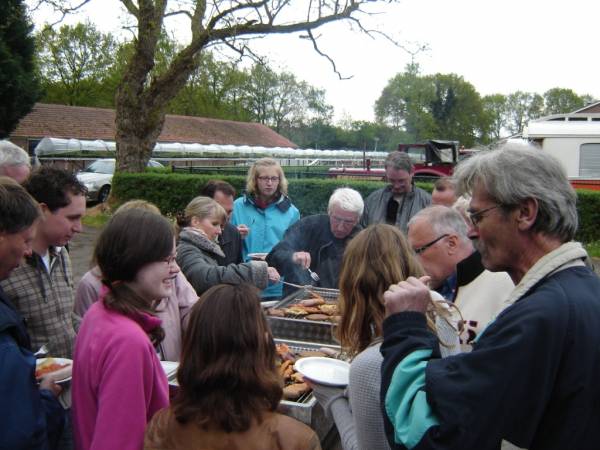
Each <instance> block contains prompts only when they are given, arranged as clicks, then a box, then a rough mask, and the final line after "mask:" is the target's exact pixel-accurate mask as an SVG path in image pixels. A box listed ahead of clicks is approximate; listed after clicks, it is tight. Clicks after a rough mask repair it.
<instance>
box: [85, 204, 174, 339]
mask: <svg viewBox="0 0 600 450" xmlns="http://www.w3.org/2000/svg"><path fill="white" fill-rule="evenodd" d="M173 239H174V235H173V226H172V225H171V223H169V221H168V220H167V219H165V218H164V217H162V216H161V215H159V214H156V213H154V212H151V211H146V210H142V209H135V208H134V209H129V210H125V211H122V212H119V214H115V215H114V216H113V217H112V218H111V219H110V221H109V222H108V224H107V225H106V227H105V228H104V230H103V231H102V233H101V234H100V237H99V238H98V242H97V243H96V247H95V249H94V260H95V261H96V262H97V264H98V267H100V271H101V272H102V283H103V284H104V285H105V286H107V287H108V288H109V290H110V292H109V294H108V295H107V296H106V297H105V299H104V304H105V306H106V307H107V308H109V309H112V310H114V311H118V312H120V313H121V314H124V315H128V316H135V315H137V314H139V313H140V312H146V313H149V314H154V313H155V312H156V311H155V309H154V306H155V305H153V304H152V302H153V301H154V300H159V299H146V298H142V297H140V296H139V295H137V294H136V293H135V292H134V291H133V290H132V289H131V288H129V287H128V286H127V284H126V282H128V281H133V280H134V279H135V276H136V275H137V273H138V272H139V270H140V269H141V268H142V267H144V266H145V265H146V264H150V263H153V262H157V261H161V260H164V259H165V258H167V257H168V256H169V255H170V254H171V252H172V251H173ZM149 334H150V338H151V340H152V342H153V344H155V345H156V344H158V343H159V342H160V341H161V340H162V339H163V338H164V331H163V330H162V328H160V327H157V328H155V329H154V330H152V331H151V332H150V333H149Z"/></svg>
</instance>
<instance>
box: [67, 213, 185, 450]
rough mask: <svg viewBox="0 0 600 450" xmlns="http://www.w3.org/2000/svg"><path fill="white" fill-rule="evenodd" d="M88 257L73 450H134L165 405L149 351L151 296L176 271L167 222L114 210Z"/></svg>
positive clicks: (165, 288) (154, 331) (156, 330)
mask: <svg viewBox="0 0 600 450" xmlns="http://www.w3.org/2000/svg"><path fill="white" fill-rule="evenodd" d="M94 257H95V261H96V262H97V264H98V266H99V268H100V271H101V272H102V283H103V285H104V286H103V288H102V291H101V293H100V299H99V301H98V302H96V303H94V305H92V307H91V308H90V309H89V310H88V312H87V314H86V315H85V317H84V320H83V323H82V325H81V328H80V329H79V334H78V336H77V339H76V341H75V356H74V363H73V382H72V386H73V387H72V399H73V411H72V413H73V428H74V440H75V447H76V449H81V450H87V449H119V450H128V449H136V450H137V449H141V448H142V446H143V439H144V430H145V428H146V423H147V422H148V421H149V420H150V419H151V418H152V416H153V415H154V413H155V412H156V411H158V410H159V409H161V408H164V407H166V406H168V403H169V400H168V385H167V378H166V375H165V373H164V371H163V370H162V367H161V365H160V361H159V359H158V358H157V355H156V351H155V346H156V345H157V344H159V343H160V341H161V340H162V339H163V337H164V331H163V329H162V327H161V321H160V319H158V318H157V317H156V316H155V309H154V308H155V303H156V299H161V298H166V297H169V295H170V294H171V292H172V290H173V286H174V279H175V277H176V275H177V273H178V272H179V268H178V267H177V264H176V263H175V239H174V235H173V228H172V225H171V224H170V223H169V222H168V221H167V220H166V219H165V218H163V217H161V216H159V215H157V214H155V213H152V212H149V211H143V210H139V209H132V210H129V211H124V212H122V213H119V214H117V215H115V216H114V217H113V218H112V219H111V220H110V222H109V223H108V224H107V225H106V228H105V229H104V231H103V232H102V234H101V235H100V238H99V239H98V243H97V244H96V249H95V252H94Z"/></svg>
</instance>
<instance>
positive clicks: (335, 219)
mask: <svg viewBox="0 0 600 450" xmlns="http://www.w3.org/2000/svg"><path fill="white" fill-rule="evenodd" d="M329 217H330V218H331V220H332V221H333V222H337V223H339V224H342V225H348V226H350V225H351V226H354V225H356V223H357V222H358V219H354V220H348V219H342V218H341V217H337V216H329Z"/></svg>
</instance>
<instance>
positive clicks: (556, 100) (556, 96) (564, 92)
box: [544, 88, 585, 115]
mask: <svg viewBox="0 0 600 450" xmlns="http://www.w3.org/2000/svg"><path fill="white" fill-rule="evenodd" d="M584 105H585V103H584V99H583V97H580V96H579V95H577V94H576V93H575V92H574V91H572V90H571V89H564V88H553V89H549V90H547V91H546V92H544V114H545V115H550V114H563V113H569V112H572V111H575V110H576V109H579V108H583V106H584Z"/></svg>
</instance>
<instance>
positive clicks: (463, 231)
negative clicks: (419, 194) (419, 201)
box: [408, 205, 470, 242]
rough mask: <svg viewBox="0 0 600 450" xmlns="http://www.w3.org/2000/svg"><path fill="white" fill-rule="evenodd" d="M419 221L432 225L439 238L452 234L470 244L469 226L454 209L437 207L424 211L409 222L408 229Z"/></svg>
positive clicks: (430, 207)
mask: <svg viewBox="0 0 600 450" xmlns="http://www.w3.org/2000/svg"><path fill="white" fill-rule="evenodd" d="M419 219H423V220H426V221H427V223H429V224H431V228H432V229H433V231H434V232H435V234H437V235H439V236H441V235H442V234H444V233H452V234H456V235H458V237H459V238H460V239H461V240H462V241H465V242H467V241H469V242H470V239H469V236H468V235H467V233H468V231H469V230H468V228H467V224H466V223H465V220H464V219H463V217H462V216H461V215H460V213H459V212H458V211H456V210H455V209H454V208H448V207H447V206H442V205H435V206H429V207H427V208H425V209H422V210H421V211H419V212H418V213H417V214H415V215H414V216H413V217H412V218H411V219H410V220H409V222H408V228H410V227H411V225H413V224H414V223H415V222H416V221H417V220H419Z"/></svg>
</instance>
